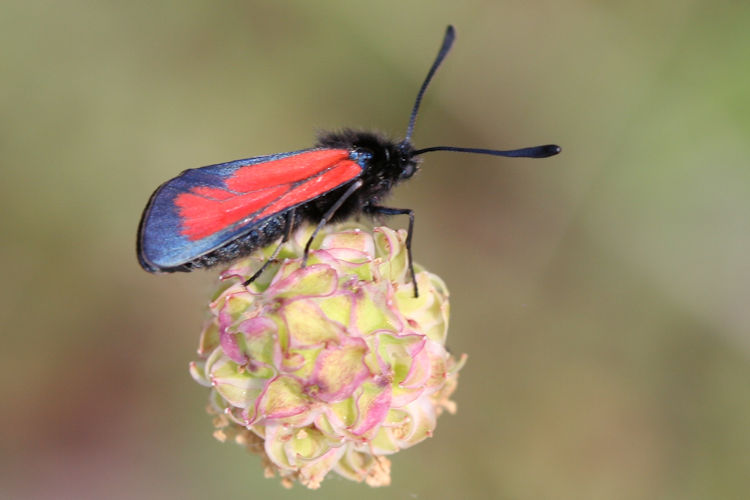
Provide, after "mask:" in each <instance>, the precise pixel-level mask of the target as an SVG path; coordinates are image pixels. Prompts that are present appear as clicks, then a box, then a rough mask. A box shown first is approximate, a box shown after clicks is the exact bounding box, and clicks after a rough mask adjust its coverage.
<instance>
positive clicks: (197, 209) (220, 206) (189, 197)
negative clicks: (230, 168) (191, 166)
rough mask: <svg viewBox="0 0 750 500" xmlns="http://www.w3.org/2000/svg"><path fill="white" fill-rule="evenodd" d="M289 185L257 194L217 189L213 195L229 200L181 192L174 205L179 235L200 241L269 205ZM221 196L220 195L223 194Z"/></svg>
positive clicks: (254, 192) (256, 192)
mask: <svg viewBox="0 0 750 500" xmlns="http://www.w3.org/2000/svg"><path fill="white" fill-rule="evenodd" d="M289 188H290V186H288V185H284V184H282V185H281V186H272V187H269V188H266V189H263V190H260V191H253V192H252V193H246V194H234V193H229V191H224V190H223V189H219V188H211V189H215V190H216V192H217V193H218V192H221V193H229V194H230V195H231V197H224V198H220V197H219V196H213V195H212V196H211V198H206V197H204V195H202V194H193V193H192V192H191V193H181V194H180V195H178V196H177V197H176V198H175V200H174V204H175V205H176V206H177V207H178V208H179V211H180V217H181V218H182V231H181V232H182V234H184V235H185V236H187V237H188V239H190V240H191V241H195V240H199V239H201V238H205V237H206V236H210V235H212V234H214V233H217V232H219V231H221V230H222V229H224V228H225V227H227V226H228V225H230V224H234V223H235V222H238V221H240V220H242V219H244V218H245V217H247V216H248V215H250V214H252V213H254V212H257V211H258V210H262V209H263V208H264V207H266V206H268V204H269V203H271V202H273V201H274V200H276V199H277V198H278V197H279V196H282V195H283V194H284V193H285V192H287V191H289ZM222 196H223V195H222Z"/></svg>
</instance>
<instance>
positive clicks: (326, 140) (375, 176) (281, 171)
mask: <svg viewBox="0 0 750 500" xmlns="http://www.w3.org/2000/svg"><path fill="white" fill-rule="evenodd" d="M454 39H455V31H454V29H453V27H452V26H448V28H447V29H446V31H445V36H444V38H443V43H442V46H441V47H440V51H439V52H438V55H437V57H436V58H435V61H434V62H433V63H432V67H431V68H430V70H429V72H428V73H427V77H426V78H425V80H424V82H423V83H422V86H421V87H420V89H419V92H418V93H417V99H416V101H415V102H414V107H413V108H412V111H411V115H410V117H409V124H408V126H407V128H406V136H405V137H404V139H402V140H400V141H394V140H391V139H388V138H386V137H382V136H380V135H378V134H374V133H371V132H363V131H356V130H351V129H345V130H343V131H341V132H331V133H324V134H322V135H321V136H320V137H319V139H318V142H317V144H316V145H315V147H313V148H312V149H303V150H300V151H293V152H290V153H279V154H274V155H269V156H257V157H255V158H246V159H244V160H236V161H232V162H229V163H219V164H217V165H209V166H207V167H201V168H195V169H189V170H185V171H184V172H182V173H181V174H180V175H178V176H177V177H175V178H174V179H172V180H169V181H167V182H165V183H164V184H162V185H161V186H159V188H158V189H157V190H156V191H155V192H154V194H153V195H151V199H150V200H149V202H148V205H147V206H146V209H145V210H144V211H143V216H142V217H141V222H140V226H139V228H138V242H137V247H138V248H137V251H138V261H139V262H140V264H141V266H142V267H143V269H145V270H146V271H148V272H152V273H156V272H175V271H184V272H188V271H192V270H193V269H198V268H203V267H211V266H214V265H217V264H221V263H225V262H229V261H232V260H235V259H237V258H239V257H242V256H244V255H247V254H249V253H251V252H252V251H254V250H256V249H258V248H262V247H264V246H266V245H269V244H271V243H272V242H274V241H276V240H279V239H281V243H280V244H279V246H278V247H277V248H276V250H275V251H274V253H273V254H272V255H271V257H270V258H269V259H268V260H267V261H266V262H265V263H264V264H263V265H262V266H261V267H260V269H258V271H257V272H256V273H255V274H254V275H253V276H252V277H251V278H250V279H248V280H247V281H246V282H245V285H248V284H250V283H251V282H252V281H253V280H254V279H256V278H257V277H258V276H260V274H261V273H262V272H263V270H264V269H265V268H266V266H267V265H268V264H269V263H270V262H272V261H273V259H275V257H276V256H277V255H278V252H279V250H280V249H281V245H282V244H283V243H284V242H286V241H287V239H288V238H289V235H290V234H291V232H292V230H293V229H294V228H296V227H298V226H300V225H302V224H303V223H310V224H317V226H316V228H315V230H314V231H313V233H312V235H311V236H310V238H309V240H308V241H307V245H306V246H305V253H304V258H303V262H306V260H307V255H308V252H309V249H310V244H311V243H312V241H313V239H314V238H315V236H316V235H317V233H318V231H320V229H321V228H322V227H323V226H324V225H325V224H326V223H328V222H330V221H337V220H344V219H348V218H351V217H353V216H356V215H359V214H365V215H370V216H379V215H385V216H388V215H408V216H409V230H408V235H407V238H406V248H407V253H408V258H409V271H410V272H411V279H412V282H413V283H414V296H415V297H416V296H418V290H417V281H416V278H415V276H414V266H413V259H412V250H411V243H412V236H413V234H414V212H413V211H412V210H411V209H408V208H391V207H386V206H383V205H381V200H382V199H383V198H384V197H385V196H386V195H387V194H388V193H389V192H390V191H391V189H392V188H393V186H395V185H396V184H398V183H399V182H401V181H404V180H406V179H409V178H410V177H411V176H413V175H414V173H415V172H416V171H417V169H418V166H419V162H420V157H421V155H423V154H425V153H429V152H432V151H458V152H463V153H477V154H485V155H493V156H511V157H526V158H545V157H548V156H552V155H556V154H558V153H559V152H560V147H559V146H556V145H552V144H550V145H545V146H536V147H530V148H523V149H515V150H511V151H499V150H494V149H477V148H462V147H454V146H433V147H429V148H423V149H415V148H414V146H413V145H412V143H411V136H412V132H413V131H414V123H415V121H416V118H417V111H418V110H419V105H420V102H421V101H422V96H423V95H424V92H425V89H426V88H427V86H428V85H429V83H430V80H432V77H433V75H434V74H435V71H436V70H437V68H438V66H440V63H441V62H442V61H443V59H444V58H445V56H446V55H447V54H448V51H449V50H450V48H451V45H453V40H454Z"/></svg>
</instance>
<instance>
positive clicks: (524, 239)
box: [0, 0, 750, 500]
mask: <svg viewBox="0 0 750 500" xmlns="http://www.w3.org/2000/svg"><path fill="white" fill-rule="evenodd" d="M448 23H453V24H455V26H456V28H457V32H458V40H457V43H456V45H455V47H454V51H453V53H452V54H451V55H450V57H449V58H448V59H447V60H446V63H445V64H444V66H443V68H442V69H441V71H440V73H439V74H438V75H437V78H436V79H435V81H434V84H433V86H432V87H431V88H430V90H429V92H428V94H427V96H426V98H425V101H424V103H423V108H422V113H421V115H420V119H419V121H418V122H417V129H416V134H415V138H414V140H415V143H416V145H417V146H418V147H426V146H432V145H437V144H454V145H463V146H484V147H497V148H513V147H521V146H530V145H534V144H541V143H547V142H556V143H558V144H560V145H562V147H563V154H562V155H561V156H559V157H556V158H553V159H548V160H538V161H537V160H524V159H497V158H490V157H480V156H470V155H457V154H451V153H443V154H438V153H435V154H433V155H428V156H427V157H425V162H424V166H423V169H422V171H421V172H420V174H419V175H418V176H417V177H416V178H415V179H414V180H413V181H412V182H410V183H408V184H406V185H403V186H401V187H399V189H398V190H397V192H396V193H395V196H394V197H393V199H392V202H391V203H392V205H393V206H405V207H411V208H413V209H415V210H416V213H417V225H416V236H415V238H416V240H415V244H414V249H415V254H416V258H417V260H418V261H419V262H420V263H422V264H423V265H425V266H426V267H427V268H428V269H430V270H432V271H434V272H436V273H438V274H440V275H441V276H442V277H443V278H444V279H445V280H446V282H447V283H448V285H449V287H450V289H451V292H452V318H451V319H452V323H451V329H450V333H449V341H448V343H449V346H450V347H451V349H452V350H453V351H454V352H456V353H462V352H465V353H468V354H469V362H468V364H467V366H466V368H465V369H464V371H463V372H462V373H461V378H460V384H459V388H458V391H457V393H456V395H455V399H456V400H457V402H458V407H459V411H458V414H457V415H455V416H451V415H444V416H442V417H441V419H440V422H439V425H438V428H437V431H436V435H435V437H434V438H432V439H430V440H428V441H426V442H424V443H422V444H420V445H419V446H417V447H415V448H412V449H409V450H406V451H404V452H402V453H400V454H398V455H396V456H395V457H393V462H394V468H393V485H392V486H391V487H389V488H387V489H379V490H373V489H370V488H368V487H366V486H364V485H359V484H353V483H349V482H347V481H345V480H342V479H340V478H338V477H337V476H335V475H331V476H330V477H329V479H328V480H327V481H326V482H324V484H323V489H322V490H321V491H319V492H308V491H306V490H304V489H303V488H301V487H299V486H297V487H295V488H294V489H293V490H291V491H287V490H284V489H282V488H281V487H280V486H279V484H278V482H277V481H275V480H266V479H264V478H263V477H262V471H261V466H260V461H259V459H258V458H257V457H253V456H249V455H247V454H246V453H245V451H244V450H242V449H241V448H239V447H237V446H234V445H231V444H225V445H222V444H219V443H218V442H216V441H215V440H214V439H213V438H212V437H211V432H212V427H211V422H210V418H209V416H208V415H206V414H205V413H204V407H205V404H206V396H207V393H206V391H205V389H204V388H202V387H199V386H198V385H197V384H195V383H194V382H193V381H192V380H191V378H190V377H189V375H188V373H187V365H188V361H190V360H191V359H193V357H194V350H195V347H196V345H197V335H198V332H199V329H200V326H201V324H202V321H203V318H204V307H205V303H206V302H207V299H208V296H209V294H210V290H211V288H212V286H213V283H214V280H215V277H216V275H217V273H216V272H215V271H209V272H199V273H194V274H190V275H171V276H152V275H149V274H147V273H145V272H143V271H142V270H141V269H140V268H139V267H138V265H137V262H136V259H135V232H136V226H137V223H138V219H139V217H140V212H141V210H142V209H143V207H144V205H145V203H146V201H147V200H148V197H149V195H150V194H151V192H152V190H153V189H154V188H155V187H156V186H157V185H158V184H159V183H161V182H162V181H164V180H166V179H168V178H170V177H172V176H174V175H176V174H177V173H178V172H180V171H181V170H183V169H185V168H189V167H197V166H201V165H205V164H210V163H216V162H221V161H229V160H233V159H237V158H244V157H248V156H256V155H261V154H268V153H274V152H280V151H289V150H294V149H299V148H304V147H308V146H310V145H311V144H312V141H313V137H314V133H315V131H316V130H320V129H335V128H337V127H341V126H344V125H351V126H359V127H365V128H374V129H379V130H383V131H387V132H389V133H391V134H393V135H395V136H399V135H400V134H403V131H404V129H405V126H406V122H407V118H408V112H409V110H410V108H411V105H412V102H413V98H414V95H415V93H416V91H417V88H418V86H419V84H420V83H421V80H422V78H423V77H424V74H425V72H426V70H427V68H428V66H429V64H430V62H431V61H432V58H433V57H434V55H435V52H436V50H437V47H438V44H439V42H440V38H441V36H442V34H443V30H444V28H445V25H447V24H448ZM748 26H750V4H749V3H747V2H729V1H724V2H721V1H720V2H708V1H691V0H687V1H683V2H679V3H676V2H670V1H666V0H661V1H656V2H645V1H638V2H625V3H622V2H593V1H575V2H565V3H564V4H561V3H558V2H551V1H546V2H535V3H533V4H527V3H525V2H511V1H464V2H448V1H440V2H398V1H381V2H343V1H341V2H326V3H321V2H304V1H301V0H299V1H290V2H273V3H272V2H267V3H259V2H210V1H190V2H180V1H165V2H107V1H99V2H94V1H88V2H86V1H68V2H55V1H28V2H27V1H20V0H12V1H7V0H6V1H5V2H3V4H2V6H1V7H0V42H1V43H0V45H1V46H2V49H1V50H0V68H1V71H2V83H0V89H2V92H0V106H1V108H0V109H1V115H0V116H1V118H0V127H2V131H1V133H0V144H1V147H2V160H0V161H1V162H2V170H1V173H2V175H1V177H0V210H1V212H0V213H1V214H2V216H1V217H0V256H1V257H2V260H3V262H4V266H3V272H2V279H1V280H0V281H1V282H2V286H1V287H0V322H1V323H2V325H3V349H2V354H0V356H1V358H0V366H2V372H1V375H2V377H1V379H0V390H2V395H1V397H2V416H1V417H2V426H0V442H1V445H0V449H1V451H0V496H2V497H3V498H40V499H43V498H123V499H125V498H183V499H184V498H191V499H192V498H196V499H197V498H217V497H219V498H313V497H316V498H353V497H356V498H360V499H363V500H364V499H369V498H404V499H408V498H423V499H426V498H430V499H432V498H498V499H505V498H508V499H652V498H653V499H714V498H720V499H726V498H747V496H746V495H747V494H748V491H750V474H749V471H750V425H748V424H749V423H750V383H749V382H750V362H749V361H750V307H748V298H749V297H750V217H749V214H750V168H749V167H748V160H747V157H748V145H749V142H750V141H748V139H749V138H750V35H749V34H748ZM403 222H404V221H399V220H394V224H397V225H402V224H403Z"/></svg>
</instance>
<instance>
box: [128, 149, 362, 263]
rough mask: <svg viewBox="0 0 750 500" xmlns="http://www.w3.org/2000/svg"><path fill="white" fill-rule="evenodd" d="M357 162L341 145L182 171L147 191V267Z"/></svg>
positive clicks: (251, 223)
mask: <svg viewBox="0 0 750 500" xmlns="http://www.w3.org/2000/svg"><path fill="white" fill-rule="evenodd" d="M361 173H362V167H361V166H360V165H359V164H358V163H357V162H355V161H353V160H351V159H350V158H349V151H348V150H345V149H308V150H303V151H295V152H291V153H282V154H277V155H270V156H259V157H255V158H246V159H244V160H236V161H232V162H229V163H220V164H217V165H209V166H206V167H201V168H195V169H190V170H185V171H184V172H182V173H181V174H180V175H178V176H177V177H175V178H174V179H171V180H169V181H167V182H165V183H164V184H162V185H161V186H160V187H159V188H158V189H157V190H156V191H155V192H154V194H153V195H152V196H151V199H150V200H149V202H148V205H147V206H146V209H145V210H144V212H143V216H142V218H141V223H140V226H139V230H138V260H139V262H140V264H141V266H142V267H143V268H144V269H146V270H147V271H150V272H157V271H167V272H170V271H185V270H189V268H188V267H187V264H189V263H190V262H191V261H193V260H195V259H197V258H199V257H201V256H203V255H206V254H208V253H210V252H212V251H214V250H216V249H218V248H221V247H223V246H224V245H226V244H228V243H229V242H231V241H233V240H235V239H237V238H240V237H242V236H244V235H245V234H247V233H248V232H250V231H252V230H253V229H254V228H257V227H259V226H260V225H262V224H263V223H264V222H266V221H268V219H269V218H272V217H274V216H278V215H281V214H283V213H285V212H286V211H288V210H289V209H291V208H294V207H296V206H299V205H302V204H304V203H306V202H308V201H310V200H313V199H315V198H317V197H318V196H321V195H323V194H325V193H327V192H329V191H332V190H334V189H336V188H338V187H341V186H342V185H344V184H346V183H348V182H351V181H352V180H354V179H356V178H357V177H359V175H360V174H361Z"/></svg>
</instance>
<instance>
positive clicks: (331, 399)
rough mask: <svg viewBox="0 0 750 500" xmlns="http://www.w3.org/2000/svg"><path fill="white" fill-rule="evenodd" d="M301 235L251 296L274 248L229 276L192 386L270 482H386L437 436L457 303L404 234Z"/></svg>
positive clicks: (382, 230) (455, 364)
mask: <svg viewBox="0 0 750 500" xmlns="http://www.w3.org/2000/svg"><path fill="white" fill-rule="evenodd" d="M309 235H310V230H309V229H303V230H299V231H297V232H295V234H294V235H293V237H292V238H291V239H290V241H289V242H287V243H285V244H284V246H283V247H282V252H281V253H280V255H279V259H277V261H276V262H275V263H273V264H272V265H271V266H269V268H268V269H267V270H266V271H265V272H264V273H263V274H262V275H261V277H260V278H259V279H258V280H257V281H255V282H253V283H252V284H251V285H249V286H248V287H247V288H246V287H244V286H243V285H242V283H243V282H244V281H245V280H246V279H248V278H249V277H250V276H251V275H252V274H253V272H254V271H255V270H257V269H258V267H259V266H260V265H261V263H262V262H263V261H264V259H265V258H266V257H267V255H268V253H269V252H270V249H266V250H264V251H262V252H258V253H257V254H255V255H254V256H251V257H249V258H247V259H244V260H242V261H239V262H237V263H236V264H234V265H233V266H232V267H230V268H229V269H228V270H226V271H225V272H224V273H222V280H223V282H222V285H221V286H220V288H219V290H218V292H217V295H216V298H215V299H214V300H213V301H212V302H211V304H210V320H209V321H208V322H207V324H206V326H205V328H204V330H203V333H202V335H201V340H200V346H199V349H198V354H199V357H200V359H199V361H195V362H193V363H192V364H191V374H192V375H193V377H194V378H195V380H196V381H198V382H199V383H201V384H203V385H205V386H207V387H211V395H210V405H209V411H210V412H211V413H213V414H215V415H216V416H215V418H214V425H215V427H216V429H217V430H216V431H215V433H214V435H215V436H216V437H217V439H219V440H222V441H223V440H226V439H233V440H235V441H236V442H238V443H240V444H243V445H245V446H247V448H248V449H249V450H251V451H253V452H256V453H258V454H260V455H261V456H262V457H263V460H264V464H265V467H266V475H267V476H273V475H275V474H278V475H279V476H280V477H281V478H282V482H283V484H285V485H286V486H291V484H292V482H293V481H294V480H297V481H299V482H301V483H302V484H304V485H306V486H308V487H310V488H316V487H318V486H319V485H320V482H321V481H322V480H323V478H324V477H325V476H326V474H327V473H328V472H329V471H331V470H333V471H335V472H337V473H338V474H340V475H342V476H344V477H346V478H349V479H352V480H356V481H366V482H367V483H368V484H369V485H371V486H381V485H386V484H389V483H390V462H389V461H388V459H387V458H385V455H389V454H392V453H395V452H397V451H399V450H401V449H404V448H408V447H410V446H413V445H414V444H416V443H418V442H420V441H422V440H423V439H425V438H426V437H429V436H431V435H432V433H433V431H434V429H435V425H436V423H437V422H436V420H437V417H438V415H440V413H441V412H442V411H443V410H444V409H447V410H449V411H451V412H453V411H454V410H455V405H454V403H453V402H452V401H450V400H449V399H448V398H449V396H450V395H451V393H452V392H453V390H454V389H455V387H456V379H457V375H458V370H459V369H460V367H461V365H462V364H463V362H464V358H465V357H462V358H461V359H460V360H456V359H455V358H454V357H453V356H451V355H450V354H449V353H448V352H447V351H446V349H445V346H444V344H445V339H446V333H447V329H448V313H449V306H448V291H447V289H446V287H445V285H444V284H443V282H442V281H441V280H440V279H439V278H438V277H437V276H435V275H433V274H430V273H428V272H427V271H424V270H422V269H421V268H419V267H418V266H417V268H416V270H417V273H416V277H417V283H418V287H419V297H416V298H415V297H414V289H413V284H412V281H411V275H410V273H409V269H408V258H407V251H406V246H405V237H406V233H405V232H404V231H394V230H392V229H389V228H386V227H379V228H376V229H375V230H373V231H372V232H368V231H366V230H364V229H361V228H359V227H352V228H349V229H343V230H342V229H338V230H337V232H332V233H329V234H324V235H322V236H320V237H318V238H316V241H315V242H314V243H313V246H312V250H311V251H310V253H309V258H308V261H307V265H306V266H304V267H303V263H302V255H303V252H304V244H305V242H306V240H307V238H308V237H309Z"/></svg>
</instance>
